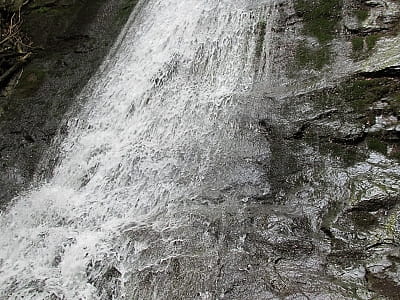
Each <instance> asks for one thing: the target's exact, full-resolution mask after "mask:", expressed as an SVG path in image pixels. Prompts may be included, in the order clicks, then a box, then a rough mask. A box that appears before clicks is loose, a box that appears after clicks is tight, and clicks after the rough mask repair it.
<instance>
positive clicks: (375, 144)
mask: <svg viewBox="0 0 400 300" xmlns="http://www.w3.org/2000/svg"><path fill="white" fill-rule="evenodd" d="M367 146H368V149H370V150H372V151H376V152H379V153H382V154H384V155H386V154H387V144H386V143H384V142H382V141H381V140H379V139H378V138H376V137H369V138H368V139H367Z"/></svg>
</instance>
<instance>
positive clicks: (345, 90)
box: [341, 78, 396, 112]
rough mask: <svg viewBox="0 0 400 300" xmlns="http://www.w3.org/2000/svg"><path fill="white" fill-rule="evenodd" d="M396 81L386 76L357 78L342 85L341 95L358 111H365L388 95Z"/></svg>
mask: <svg viewBox="0 0 400 300" xmlns="http://www.w3.org/2000/svg"><path fill="white" fill-rule="evenodd" d="M394 88H396V83H394V82H391V81H390V80H387V79H384V78H376V79H357V80H354V81H352V82H350V83H346V84H345V85H344V86H342V89H341V95H342V97H343V98H344V99H345V100H346V101H347V102H348V103H350V105H351V106H352V107H353V108H354V109H355V110H356V111H358V112H365V110H366V109H368V108H369V106H370V105H371V104H372V103H373V102H375V101H378V100H380V99H382V98H383V97H386V96H388V95H389V94H390V93H391V92H392V90H393V89H394Z"/></svg>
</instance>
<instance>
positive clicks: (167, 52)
mask: <svg viewBox="0 0 400 300" xmlns="http://www.w3.org/2000/svg"><path fill="white" fill-rule="evenodd" d="M277 5H278V4H277V3H276V1H272V0H265V1H263V0H257V1H255V0H222V1H221V0H202V1H200V0H185V1H182V0H147V1H142V2H140V3H139V5H138V6H137V8H136V11H135V12H134V14H133V15H132V17H131V19H130V21H129V22H128V24H127V26H126V28H125V30H124V32H123V33H122V34H121V37H120V40H119V42H118V44H117V45H116V46H115V49H114V51H113V52H112V53H111V54H110V55H109V57H108V59H107V60H106V61H105V63H104V64H103V66H102V67H101V70H100V71H99V73H98V74H97V75H96V76H95V77H94V79H92V81H91V83H90V84H89V86H88V87H87V88H86V90H85V92H84V94H83V95H82V98H87V101H86V102H85V104H84V107H83V108H82V109H80V110H79V113H78V115H75V116H71V117H70V118H69V120H68V126H67V134H66V136H65V138H62V139H61V138H59V139H58V140H59V142H57V143H56V144H58V145H56V149H58V150H57V156H56V157H49V158H48V159H52V160H56V161H57V164H56V166H55V167H54V171H53V173H52V175H51V177H50V179H48V180H43V182H42V183H41V184H38V187H37V188H35V189H32V190H30V191H29V192H27V193H26V194H24V195H22V196H20V197H19V198H18V199H15V201H14V204H13V206H12V207H10V209H9V210H8V211H7V212H6V213H4V214H3V215H2V216H1V225H0V226H1V227H0V231H1V237H0V298H1V299H125V298H126V299H132V298H134V299H150V298H151V299H163V298H165V299H184V298H188V299H190V298H192V297H191V296H190V295H196V297H200V298H202V299H214V298H215V296H212V295H214V294H213V292H212V291H211V290H210V288H209V284H207V282H209V283H210V284H211V283H213V284H214V283H215V282H217V281H218V280H219V279H218V278H219V277H221V274H218V272H221V270H220V269H219V271H218V267H214V265H218V264H219V263H220V259H219V261H217V260H218V259H217V257H218V253H217V252H218V250H217V248H216V247H215V243H217V242H216V240H217V239H216V237H218V236H219V235H221V232H220V231H219V229H215V228H217V227H218V226H229V225H221V224H220V223H218V222H223V221H224V220H226V221H227V222H228V224H229V222H233V221H232V220H230V221H229V220H228V219H229V218H233V219H235V220H236V221H237V222H239V221H240V220H237V218H239V219H240V214H241V209H242V208H243V205H244V204H245V203H246V202H247V201H248V199H251V198H257V197H264V196H267V195H268V194H269V193H270V186H269V184H268V176H267V172H266V170H265V163H266V162H268V160H269V156H270V151H269V145H268V142H267V140H266V139H265V137H264V136H263V135H262V134H260V132H259V128H258V123H257V119H258V117H259V116H262V115H265V114H266V113H268V109H267V107H268V103H265V101H264V103H263V102H262V101H261V100H260V99H261V98H260V97H255V96H254V97H251V96H249V95H250V91H251V90H252V88H253V86H254V84H255V83H257V82H260V81H262V82H264V83H267V82H268V81H269V80H270V78H271V77H270V72H271V66H270V64H271V59H270V53H271V51H272V48H273V45H272V39H271V35H272V27H273V24H274V21H275V19H276V16H277ZM53 155H54V154H53ZM230 212H232V214H231V213H230ZM231 215H235V216H234V217H230V216H231ZM236 221H235V222H236ZM213 222H214V223H215V222H217V223H218V224H220V225H218V226H214V225H215V224H217V223H215V224H214V223H213ZM213 224H214V225H213ZM226 230H228V229H226ZM224 234H225V235H227V233H224ZM244 238H245V237H244V236H233V234H232V236H231V237H230V238H229V239H232V240H234V241H233V242H232V243H231V246H229V247H231V249H230V250H229V251H231V252H232V254H231V255H230V257H231V259H232V260H234V259H235V258H234V256H235V254H234V253H236V252H240V251H242V250H241V249H242V246H243V243H244ZM229 239H228V240H229ZM238 272H239V271H238ZM233 273H234V272H233ZM233 273H232V274H231V275H229V276H233V277H235V275H234V274H233ZM227 276H228V275H227ZM233 277H232V278H231V280H232V281H234V280H235V278H233ZM211 285H212V284H211ZM255 288H256V287H255ZM173 289H176V290H175V291H173ZM174 295H175V296H174ZM222 296H223V295H222ZM222 296H221V297H222ZM213 297H214V298H213Z"/></svg>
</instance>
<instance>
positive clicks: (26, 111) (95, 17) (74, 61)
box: [0, 0, 137, 207]
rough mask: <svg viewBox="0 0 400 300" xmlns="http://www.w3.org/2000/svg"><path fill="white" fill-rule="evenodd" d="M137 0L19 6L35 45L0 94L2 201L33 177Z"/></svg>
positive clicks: (71, 0)
mask: <svg viewBox="0 0 400 300" xmlns="http://www.w3.org/2000/svg"><path fill="white" fill-rule="evenodd" d="M136 2H137V1H125V0H108V1H105V0H94V1H77V0H64V1H56V0H48V1H30V2H29V4H28V5H27V6H26V7H25V8H24V10H23V11H21V14H22V18H23V20H24V21H23V23H22V30H23V32H24V33H25V34H26V35H27V36H29V38H30V40H31V41H32V44H33V45H34V47H35V49H34V50H33V53H34V54H33V56H32V60H31V62H30V63H29V64H28V65H27V66H26V67H25V68H24V69H23V70H18V71H16V70H15V72H14V73H15V74H14V77H13V78H12V79H11V81H10V84H9V86H8V87H7V88H6V89H5V90H3V96H2V97H0V166H1V175H0V207H4V206H5V205H7V203H8V202H9V200H10V199H11V198H12V197H13V196H15V195H16V192H17V191H20V190H21V189H23V187H25V186H27V185H28V184H29V183H30V181H31V180H32V176H33V174H34V172H35V168H36V165H37V163H38V161H39V159H40V157H41V156H42V153H43V151H44V150H45V149H46V148H47V147H48V145H49V144H50V142H51V140H52V138H53V137H54V135H55V134H56V131H57V129H58V127H59V124H60V122H61V120H62V118H63V116H64V114H65V113H66V112H67V111H68V109H69V108H70V106H71V104H72V103H73V100H74V99H75V96H76V95H77V94H79V92H80V91H81V89H82V88H83V87H84V86H85V84H86V82H87V81H88V80H89V78H90V77H91V76H92V74H93V73H94V72H95V71H96V69H97V68H98V66H99V64H100V63H101V62H102V60H103V58H104V56H105V55H106V53H107V52H108V50H109V49H110V47H111V46H112V44H113V43H114V40H115V38H116V36H117V35H118V33H119V32H120V30H121V27H122V25H123V24H124V23H125V22H126V20H127V17H128V16H129V13H130V11H131V10H132V7H133V6H134V5H135V4H136ZM14 86H15V87H14Z"/></svg>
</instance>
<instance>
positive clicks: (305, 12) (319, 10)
mask: <svg viewBox="0 0 400 300" xmlns="http://www.w3.org/2000/svg"><path fill="white" fill-rule="evenodd" d="M341 7H342V1H341V0H317V1H307V0H298V1H296V4H295V9H296V11H297V13H298V14H299V15H300V16H301V17H302V18H303V22H304V33H305V34H307V35H310V36H313V37H315V38H316V39H318V41H319V42H320V43H322V44H326V43H328V42H329V41H331V40H332V39H333V38H334V37H335V32H336V30H337V25H338V22H339V20H340V14H341Z"/></svg>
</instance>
